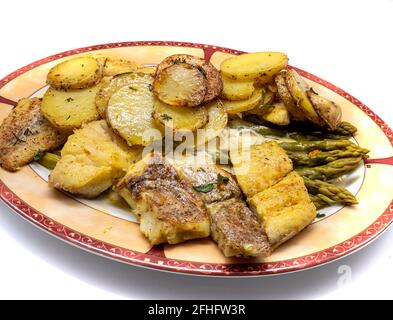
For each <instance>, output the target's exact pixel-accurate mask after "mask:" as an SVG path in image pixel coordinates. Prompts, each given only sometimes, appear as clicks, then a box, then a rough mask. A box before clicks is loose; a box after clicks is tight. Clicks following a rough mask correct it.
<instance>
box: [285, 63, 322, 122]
mask: <svg viewBox="0 0 393 320" xmlns="http://www.w3.org/2000/svg"><path fill="white" fill-rule="evenodd" d="M285 80H286V84H287V88H288V90H289V92H290V93H291V96H292V97H293V99H294V100H295V102H296V106H297V107H298V109H299V111H300V112H302V113H303V114H304V116H305V117H306V118H307V119H308V120H310V121H311V122H313V123H315V124H316V125H318V126H321V127H323V126H324V125H325V122H324V121H323V120H322V119H321V118H320V116H319V115H318V114H317V112H316V111H315V109H314V106H313V105H312V103H311V101H310V99H309V98H308V95H307V91H309V90H310V86H309V85H308V84H307V82H306V81H305V80H304V79H303V78H302V77H301V76H300V75H299V74H298V73H297V72H296V71H295V70H293V69H291V70H288V71H287V73H286V77H285Z"/></svg>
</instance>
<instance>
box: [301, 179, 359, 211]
mask: <svg viewBox="0 0 393 320" xmlns="http://www.w3.org/2000/svg"><path fill="white" fill-rule="evenodd" d="M302 178H303V181H304V184H305V186H306V188H307V190H308V192H309V194H310V195H313V196H314V197H316V198H317V200H316V201H315V199H314V200H313V202H314V204H315V202H316V203H317V204H318V206H317V208H323V207H327V206H329V205H332V204H336V203H341V204H344V205H352V204H357V203H358V200H357V199H356V197H355V196H354V195H353V194H352V193H351V192H349V191H348V190H347V189H345V188H343V187H340V186H336V185H334V184H332V183H329V182H326V181H321V180H311V179H309V178H307V177H302Z"/></svg>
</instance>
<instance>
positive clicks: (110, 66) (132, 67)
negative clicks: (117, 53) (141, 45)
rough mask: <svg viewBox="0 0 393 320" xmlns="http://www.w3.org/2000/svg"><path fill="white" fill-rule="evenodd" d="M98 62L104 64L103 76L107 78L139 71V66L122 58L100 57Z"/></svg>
mask: <svg viewBox="0 0 393 320" xmlns="http://www.w3.org/2000/svg"><path fill="white" fill-rule="evenodd" d="M97 60H98V61H99V62H100V63H101V64H102V74H103V76H105V77H110V76H115V75H118V74H122V73H126V72H133V71H137V69H138V67H139V65H138V64H137V63H136V62H135V61H130V60H127V59H123V58H120V57H110V56H99V57H98V58H97Z"/></svg>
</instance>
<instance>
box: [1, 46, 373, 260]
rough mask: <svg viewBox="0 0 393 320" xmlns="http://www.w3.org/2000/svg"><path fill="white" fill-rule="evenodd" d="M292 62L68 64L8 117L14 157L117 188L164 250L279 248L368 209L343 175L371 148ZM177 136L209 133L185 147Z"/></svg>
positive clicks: (79, 188)
mask: <svg viewBox="0 0 393 320" xmlns="http://www.w3.org/2000/svg"><path fill="white" fill-rule="evenodd" d="M146 63H149V61H146ZM287 63H288V57H287V56H286V54H284V53H280V52H256V53H249V54H242V55H239V56H234V57H231V58H228V59H226V60H225V61H223V62H222V63H221V68H220V70H217V69H216V68H215V67H214V66H213V65H212V64H211V63H210V62H209V61H206V60H205V59H203V58H200V57H196V56H192V55H187V54H175V55H171V56H169V57H166V58H165V59H163V60H162V61H161V62H160V63H159V64H158V65H141V64H138V63H136V62H134V61H130V60H128V59H125V58H123V57H115V56H106V55H104V54H90V55H86V56H79V57H77V58H71V59H68V60H66V61H63V62H61V63H59V64H58V65H56V66H54V67H53V68H52V69H51V70H50V71H49V73H48V76H47V82H48V84H49V85H50V86H49V88H48V90H47V91H46V92H45V94H44V96H43V98H42V102H41V99H38V98H32V99H22V100H20V101H19V103H18V105H17V106H16V107H15V109H13V110H12V111H11V113H10V115H9V116H8V117H6V118H5V120H4V121H3V123H2V125H1V126H0V165H1V166H2V167H3V168H4V169H6V170H9V171H16V170H18V169H19V168H20V167H22V166H23V165H25V164H27V163H29V162H31V161H34V160H35V161H37V163H39V164H41V165H42V166H44V167H46V168H48V169H49V170H51V173H50V175H49V181H48V182H49V185H50V186H51V187H54V188H56V189H58V190H61V191H64V192H67V193H70V194H73V195H74V196H79V197H85V198H95V197H97V196H99V195H100V194H102V193H103V192H104V191H106V190H108V192H107V193H106V194H110V195H111V198H112V199H115V200H116V199H117V200H116V201H115V202H118V200H119V199H125V201H126V202H127V203H128V205H129V206H130V207H131V208H132V213H133V214H135V215H136V216H137V218H138V221H139V223H140V230H141V232H142V233H143V234H144V235H145V236H146V237H147V239H148V241H150V243H152V244H161V243H169V244H177V243H181V242H184V241H187V240H191V239H197V238H205V237H208V236H211V237H212V239H213V240H214V241H215V242H216V243H217V245H218V247H219V248H220V250H221V251H222V253H223V254H224V255H225V256H226V257H242V258H250V257H266V256H269V255H270V254H271V253H272V251H273V250H276V248H277V247H278V246H279V245H281V244H282V243H284V242H285V241H287V240H289V239H290V238H292V237H293V236H295V235H296V234H298V233H299V232H300V231H301V230H303V229H305V228H306V227H307V226H309V225H310V224H311V223H312V221H313V220H314V219H315V218H316V217H317V218H318V216H316V210H317V209H321V208H324V207H328V206H331V205H334V204H340V205H354V204H356V203H358V200H357V199H356V197H355V196H354V195H353V194H352V193H351V192H350V191H348V190H347V189H346V188H344V187H343V186H341V185H338V180H336V179H338V178H340V182H342V181H346V180H345V179H346V178H345V175H346V174H348V173H350V172H352V171H353V170H355V169H357V168H358V167H359V165H360V164H361V163H362V162H363V160H365V159H367V157H368V153H369V150H367V149H364V148H362V147H360V146H358V145H357V144H356V143H355V142H352V141H351V140H350V139H351V137H352V136H353V135H354V134H355V133H356V132H357V128H356V127H355V126H353V125H352V124H351V123H349V122H345V121H342V111H341V108H340V106H339V105H337V104H336V103H335V102H333V101H330V100H329V99H327V98H325V97H323V96H321V95H319V94H317V93H316V91H314V90H313V88H311V87H310V86H309V85H308V83H307V82H306V81H305V80H304V79H303V78H302V77H301V76H300V74H299V73H298V72H297V71H295V70H294V69H293V68H287ZM286 69H288V70H286ZM100 119H101V120H100ZM167 129H169V131H168V130H167ZM164 132H165V136H164V137H163V133H164ZM170 133H181V134H182V133H187V135H188V134H193V135H194V134H195V135H194V136H193V139H194V140H192V139H191V145H188V144H187V146H185V143H183V142H189V141H186V140H187V139H183V140H181V141H177V140H176V138H175V141H172V143H171V141H167V139H168V138H171V137H170ZM184 136H186V135H184ZM67 138H68V140H67ZM163 138H164V139H163ZM182 138H184V137H183V136H182ZM192 142H194V144H192ZM63 144H64V145H63ZM168 146H169V147H168ZM178 146H179V147H184V148H183V149H182V148H179V149H180V151H181V152H179V154H180V155H181V156H182V157H183V156H184V155H183V153H186V155H185V157H183V158H181V159H178V158H177V156H179V154H177V153H176V152H175V151H178V150H175V149H176V148H177V147H178ZM156 148H158V149H156ZM167 149H170V150H169V153H167V152H168V150H167ZM172 151H173V152H172ZM171 152H172V153H171ZM228 153H229V156H228ZM143 155H144V156H143ZM142 156H143V157H142ZM228 157H229V158H228ZM201 159H203V161H202V162H199V163H198V164H197V165H196V164H195V163H194V162H195V161H196V160H201ZM226 160H228V161H226ZM229 160H230V161H229ZM225 161H226V162H225ZM100 199H102V197H100ZM112 202H113V201H112ZM112 202H111V203H112ZM123 204H124V202H123ZM130 213H131V211H130Z"/></svg>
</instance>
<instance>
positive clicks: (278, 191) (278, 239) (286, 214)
mask: <svg viewBox="0 0 393 320" xmlns="http://www.w3.org/2000/svg"><path fill="white" fill-rule="evenodd" d="M248 202H249V204H250V205H251V207H252V208H253V209H254V210H255V211H256V212H257V213H258V214H259V216H260V217H261V219H262V220H263V223H264V227H265V230H266V234H267V236H268V238H269V241H270V244H271V245H272V247H274V248H275V247H277V246H279V245H280V244H282V243H283V242H285V241H287V240H288V239H290V238H292V237H293V236H294V235H296V234H297V233H299V232H300V231H301V230H303V229H304V228H305V227H306V226H308V225H309V224H310V223H311V222H312V221H313V220H314V219H315V216H316V208H315V206H314V204H313V203H312V201H311V200H310V197H309V195H308V192H307V189H306V187H305V186H304V182H303V179H302V177H301V176H300V175H299V174H298V173H296V172H295V171H293V172H291V173H289V174H288V175H287V176H286V177H284V178H283V179H282V180H281V181H280V182H278V183H277V184H275V185H274V186H272V187H270V188H268V189H266V190H264V191H262V192H259V193H257V194H256V195H254V196H253V197H252V198H250V199H249V200H248Z"/></svg>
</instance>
